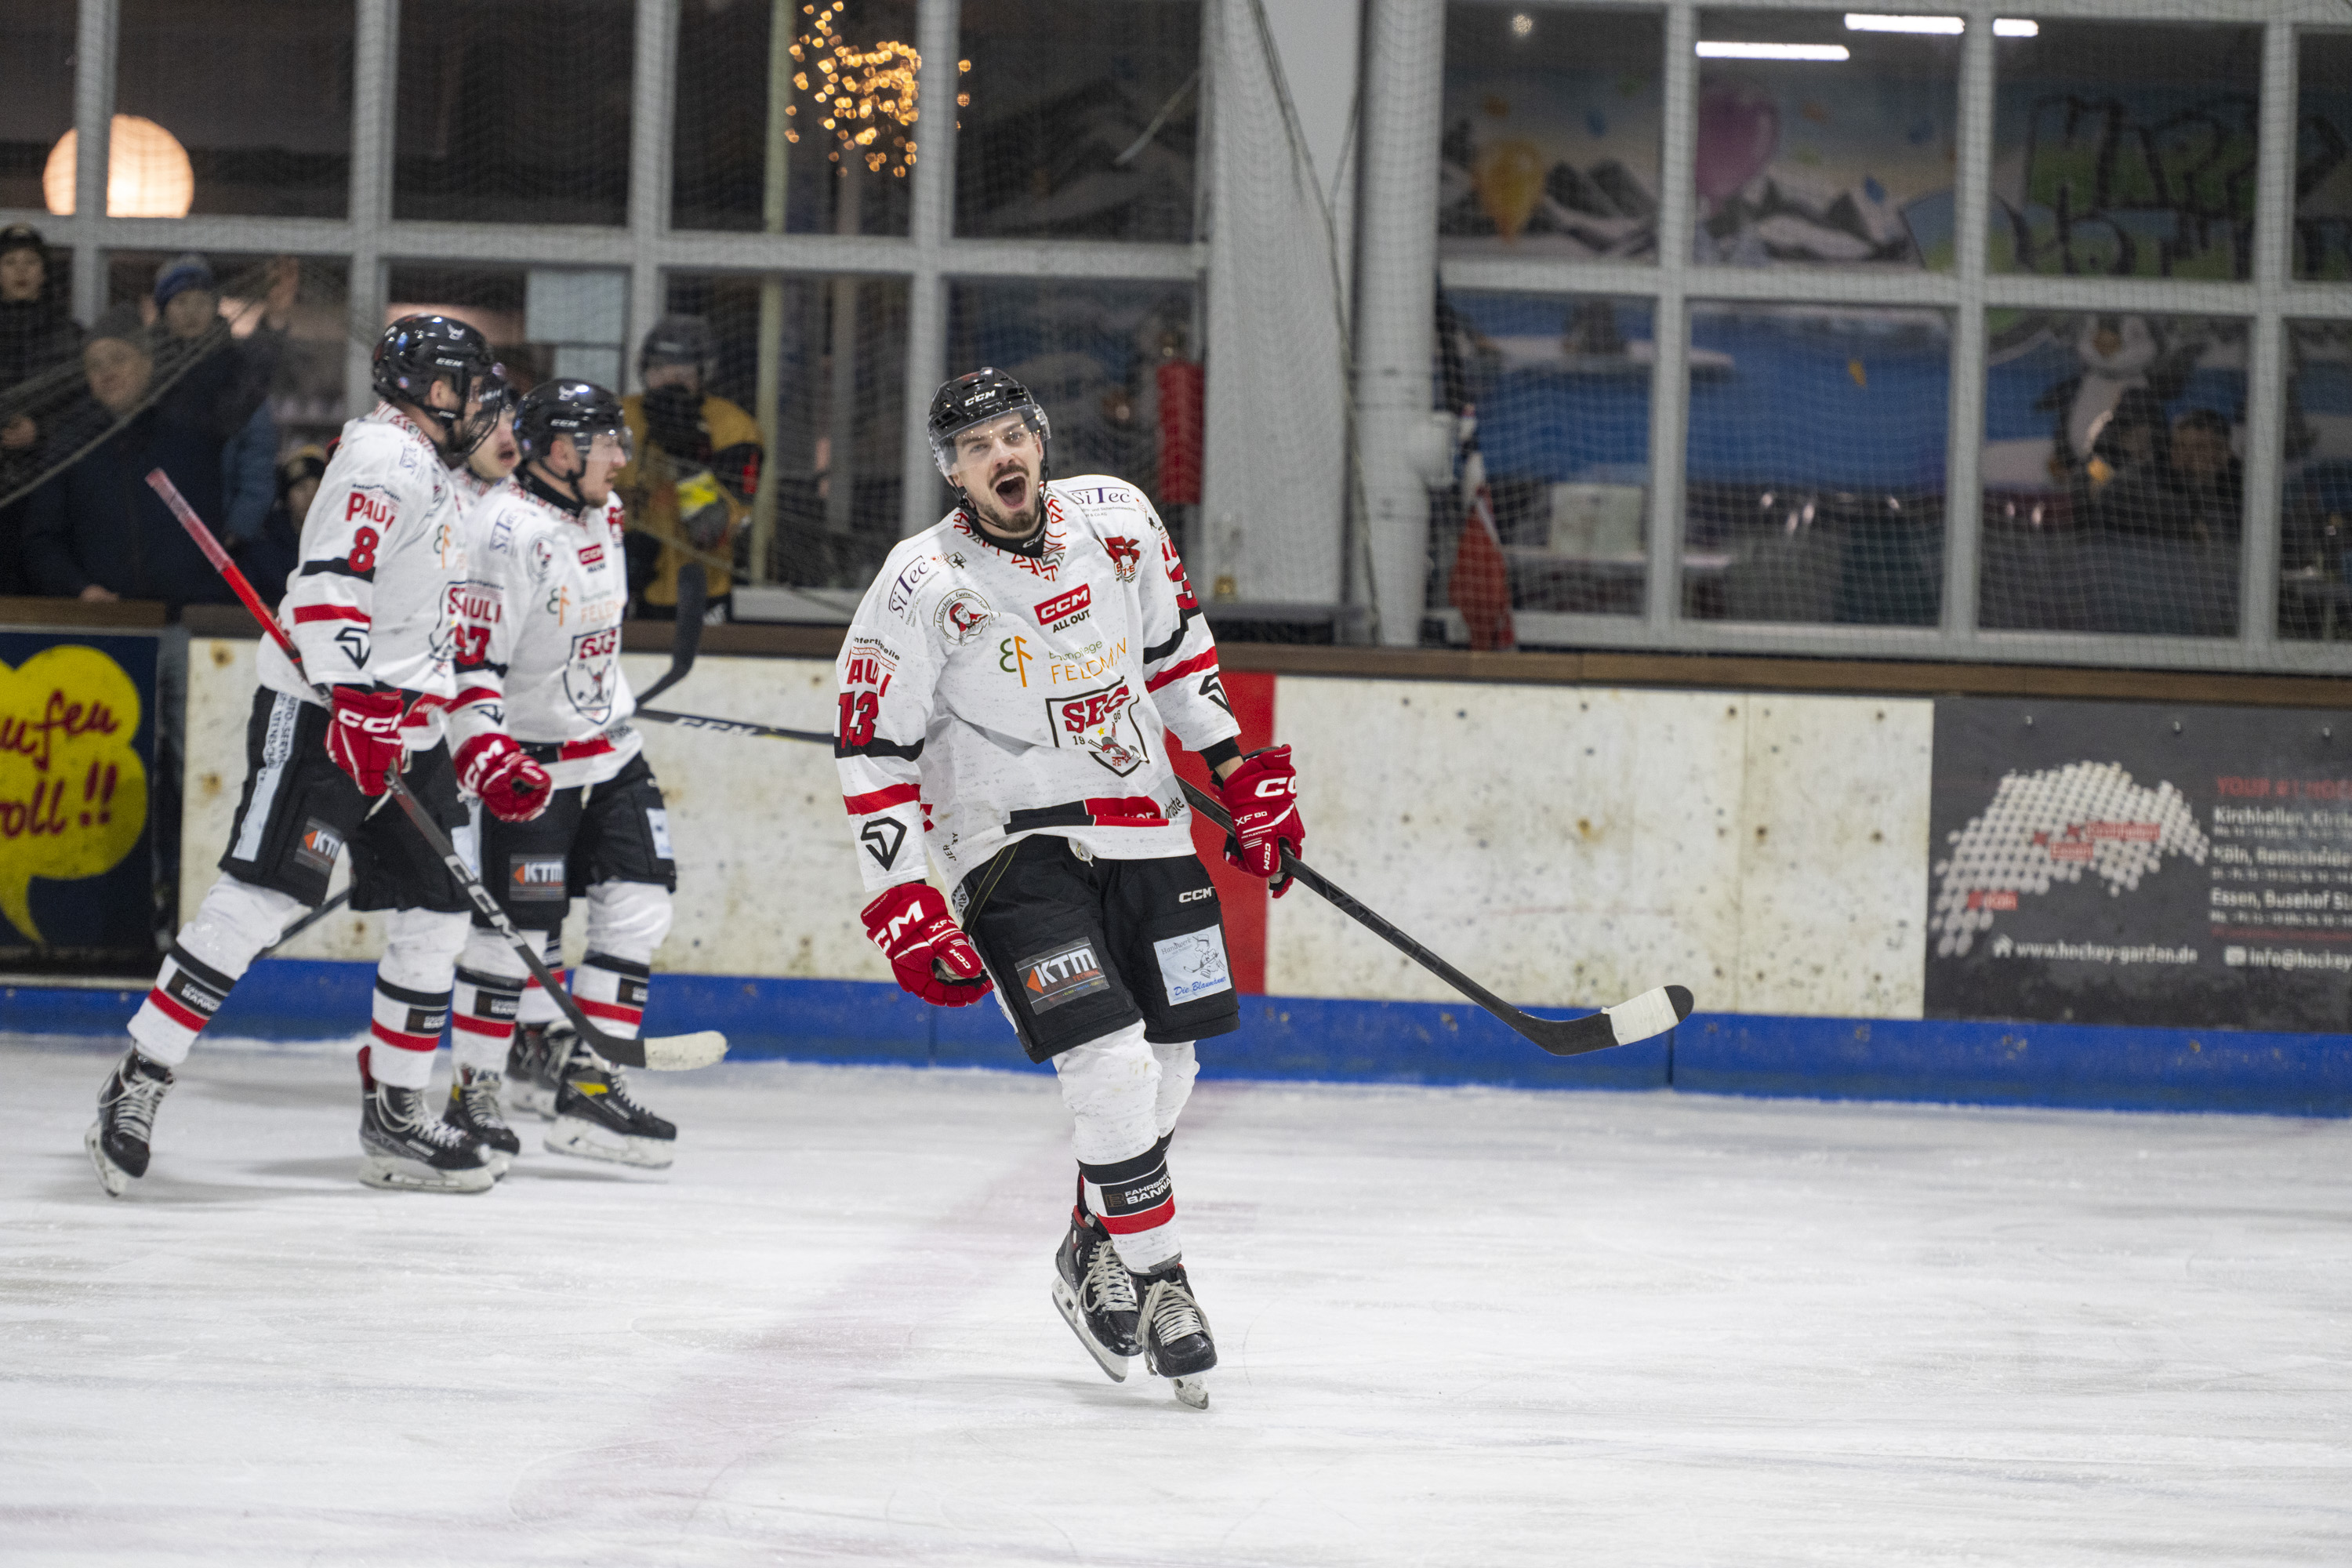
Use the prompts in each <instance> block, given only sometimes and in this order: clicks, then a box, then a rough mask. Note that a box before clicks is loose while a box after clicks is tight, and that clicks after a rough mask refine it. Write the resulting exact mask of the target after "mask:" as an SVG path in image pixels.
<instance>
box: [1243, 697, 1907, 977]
mask: <svg viewBox="0 0 2352 1568" xmlns="http://www.w3.org/2000/svg"><path fill="white" fill-rule="evenodd" d="M1745 723H1746V721H1745V709H1744V707H1743V706H1742V705H1741V703H1740V702H1739V700H1738V699H1725V698H1720V697H1717V696H1715V695H1712V694H1709V693H1693V692H1654V691H1620V690H1598V689H1580V688H1572V687H1537V686H1485V685H1469V684H1460V685H1457V684H1453V683H1447V682H1423V681H1357V680H1317V679H1285V680H1283V681H1282V682H1281V683H1280V685H1279V687H1278V688H1277V695H1276V734H1277V736H1278V738H1280V739H1282V740H1285V741H1287V742H1291V744H1292V745H1293V747H1294V748H1295V749H1296V752H1295V754H1296V756H1297V764H1298V770H1299V784H1300V810H1301V811H1302V813H1303V814H1304V815H1305V817H1306V821H1307V835H1308V837H1307V858H1308V859H1309V860H1311V861H1313V862H1314V864H1316V865H1317V866H1318V867H1319V868H1322V869H1324V870H1325V871H1328V873H1329V874H1330V875H1331V876H1332V878H1333V879H1335V880H1337V881H1338V882H1339V884H1340V885H1341V886H1342V887H1345V888H1346V889H1348V890H1349V891H1350V892H1352V893H1354V894H1355V895H1356V896H1357V897H1358V898H1360V899H1362V900H1365V901H1366V902H1367V903H1369V904H1370V905H1371V906H1372V907H1373V908H1375V909H1377V910H1381V912H1382V913H1383V914H1386V915H1388V916H1389V917H1390V918H1391V920H1393V921H1396V922H1397V924H1399V925H1400V926H1402V927H1403V928H1404V929H1405V930H1406V931H1411V932H1412V933H1413V934H1414V935H1416V936H1418V937H1420V938H1421V939H1422V940H1423V942H1427V943H1428V944H1429V945H1430V946H1432V947H1433V948H1435V949H1436V950H1437V951H1438V952H1442V953H1444V955H1446V956H1447V957H1448V958H1450V959H1451V960H1452V961H1453V962H1454V963H1456V964H1458V965H1460V966H1461V967H1462V968H1463V969H1464V970H1465V971H1467V972H1469V973H1473V974H1475V975H1476V976H1477V977H1478V978H1479V979H1480V980H1482V981H1483V982H1484V983H1485V984H1486V985H1488V986H1489V987H1490V988H1492V989H1493V990H1495V991H1496V992H1497V993H1499V994H1502V995H1503V996H1505V997H1507V998H1510V999H1511V1000H1514V1001H1517V1002H1522V1003H1528V1004H1534V1003H1547V1004H1550V1005H1567V1004H1570V1003H1601V1002H1613V1001H1616V1000H1619V999H1621V998H1622V997H1623V996H1625V995H1627V994H1631V993H1632V992H1633V991H1636V990H1641V989H1644V988H1646V987H1648V986H1652V985H1655V984H1660V983H1662V982H1663V981H1664V980H1666V979H1669V978H1678V977H1682V976H1689V977H1690V979H1689V980H1688V984H1691V985H1692V986H1693V987H1694V988H1698V987H1700V986H1701V985H1702V984H1706V983H1708V982H1710V981H1713V980H1715V978H1716V977H1715V971H1716V970H1717V969H1718V968H1720V969H1722V970H1724V971H1725V972H1726V973H1736V970H1735V967H1734V965H1733V964H1732V963H1731V962H1730V960H1731V956H1732V955H1733V954H1734V953H1735V952H1737V949H1738V930H1739V904H1738V889H1737V888H1736V886H1735V885H1734V879H1735V878H1736V876H1737V874H1738V865H1739V852H1738V845H1737V844H1736V843H1735V842H1734V841H1733V837H1732V834H1733V828H1734V825H1735V822H1736V820H1737V818H1738V812H1739V790H1740V778H1741V773H1742V770H1743V767H1744V765H1745V749H1744V742H1745ZM1923 908H1924V905H1923ZM1267 923H1268V931H1267V954H1266V986H1267V989H1268V990H1270V991H1272V992H1275V993H1276V994H1303V995H1318V996H1366V997H1380V998H1405V999H1421V1000H1426V1001H1438V1000H1447V999H1451V998H1452V995H1453V994H1452V993H1451V992H1450V991H1448V990H1447V989H1446V988H1445V986H1444V984H1443V983H1442V982H1440V981H1439V980H1438V979H1437V978H1436V977H1435V976H1433V975H1432V974H1430V973H1428V972H1427V971H1425V970H1423V969H1422V968H1420V967H1419V966H1418V965H1416V964H1414V963H1412V961H1411V960H1409V959H1407V958H1405V957H1404V956H1403V955H1402V953H1399V952H1397V951H1396V950H1395V949H1393V948H1391V947H1390V946H1388V945H1387V944H1386V943H1385V942H1381V941H1380V940H1379V939H1378V938H1376V937H1374V936H1372V935H1371V934H1370V932H1368V931H1364V930H1363V929H1362V928H1361V927H1360V926H1358V925H1356V924H1355V923H1354V922H1353V921H1349V920H1347V919H1345V918H1344V917H1342V916H1341V915H1339V913H1337V912H1336V911H1335V910H1332V909H1331V908H1330V907H1329V906H1328V905H1326V904H1324V903H1323V902H1322V901H1321V900H1318V899H1317V898H1316V897H1315V896H1314V895H1313V894H1312V893H1308V892H1306V891H1304V890H1297V891H1294V892H1292V893H1290V894H1288V895H1286V897H1284V898H1283V899H1282V900H1280V901H1279V902H1278V903H1276V905H1275V906H1274V910H1273V912H1272V914H1271V916H1270V918H1269V920H1268V922H1267Z"/></svg>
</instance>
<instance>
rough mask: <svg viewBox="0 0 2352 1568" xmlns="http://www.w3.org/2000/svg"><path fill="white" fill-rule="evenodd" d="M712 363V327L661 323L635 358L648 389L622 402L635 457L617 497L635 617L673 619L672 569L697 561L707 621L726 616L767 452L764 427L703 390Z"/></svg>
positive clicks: (692, 319) (620, 478) (672, 319)
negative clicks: (625, 524) (623, 513)
mask: <svg viewBox="0 0 2352 1568" xmlns="http://www.w3.org/2000/svg"><path fill="white" fill-rule="evenodd" d="M711 363H712V353H711V342H710V323H709V322H708V321H704V320H703V319H702V318H701V317H700V316H664V317H663V318H662V319H661V320H660V321H656V322H655V323H654V330H653V331H650V332H647V333H646V341H645V344H644V346H643V347H642V348H641V349H640V350H639V351H638V353H637V371H638V374H639V376H640V378H641V379H642V380H643V382H644V384H645V391H644V392H642V393H634V394H632V395H629V396H627V397H625V398H623V399H621V413H622V416H623V417H624V418H625V419H626V420H627V421H628V425H629V435H630V437H631V439H632V440H633V441H634V442H635V449H636V457H635V458H634V459H633V460H632V461H631V462H630V464H629V466H628V467H627V468H623V469H622V470H621V471H620V473H619V474H618V475H616V476H615V477H614V489H615V490H616V491H617V492H618V493H619V495H620V497H621V500H622V504H623V505H624V506H625V507H626V508H627V510H628V518H629V531H630V545H631V548H630V552H629V568H630V570H629V576H630V579H631V581H632V583H633V584H639V585H640V586H639V589H638V605H637V614H638V615H640V616H645V617H646V618H647V619H650V620H675V619H677V569H678V568H679V567H680V566H681V565H683V564H685V563H687V562H688V561H695V560H698V561H701V562H702V563H704V565H705V566H706V567H707V568H708V569H709V571H708V576H709V581H710V610H709V615H708V616H707V617H706V618H708V619H709V620H713V621H723V620H727V619H729V618H730V616H729V613H728V590H729V588H730V585H731V584H730V577H731V576H732V574H731V572H730V570H729V569H728V566H727V564H726V563H730V562H732V561H733V560H734V558H735V537H736V535H737V534H738V533H740V531H742V529H743V528H744V527H745V525H746V524H747V523H748V522H749V521H750V520H751V494H752V492H753V491H754V490H756V489H759V488H760V464H761V461H762V459H763V458H765V457H766V452H765V450H764V448H762V447H761V445H760V426H758V424H757V423H755V422H754V421H753V420H752V418H751V416H750V415H749V414H746V413H745V412H743V410H742V408H741V406H740V405H737V404H733V403H730V402H729V401H728V400H727V399H725V398H723V397H717V396H712V395H708V394H706V393H705V392H704V391H703V382H704V379H705V377H707V376H708V375H709V374H710V368H711ZM681 546H690V547H691V548H690V550H689V549H688V548H681Z"/></svg>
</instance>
